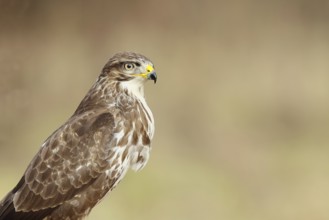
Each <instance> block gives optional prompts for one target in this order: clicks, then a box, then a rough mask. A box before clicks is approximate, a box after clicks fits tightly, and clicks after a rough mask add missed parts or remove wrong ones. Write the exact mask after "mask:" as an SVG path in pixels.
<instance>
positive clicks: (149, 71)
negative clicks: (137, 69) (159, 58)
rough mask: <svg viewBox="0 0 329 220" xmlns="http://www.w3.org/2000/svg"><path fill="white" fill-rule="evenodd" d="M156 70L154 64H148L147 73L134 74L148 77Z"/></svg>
mask: <svg viewBox="0 0 329 220" xmlns="http://www.w3.org/2000/svg"><path fill="white" fill-rule="evenodd" d="M153 71H154V68H153V66H151V65H147V66H146V73H140V74H133V75H134V76H141V77H143V78H145V79H146V78H147V77H148V74H149V73H152V72H153Z"/></svg>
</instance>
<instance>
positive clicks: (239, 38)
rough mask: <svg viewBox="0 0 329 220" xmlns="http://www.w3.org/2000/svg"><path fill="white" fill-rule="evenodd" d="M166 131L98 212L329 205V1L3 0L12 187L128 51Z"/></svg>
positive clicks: (258, 219)
mask: <svg viewBox="0 0 329 220" xmlns="http://www.w3.org/2000/svg"><path fill="white" fill-rule="evenodd" d="M125 50H128V51H136V52H140V53H142V54H144V55H146V56H148V57H149V58H150V59H151V60H152V61H153V62H154V63H155V67H156V70H157V73H158V77H159V78H158V83H157V84H156V85H153V84H152V83H148V84H147V85H146V96H147V100H148V104H149V105H150V107H151V109H152V111H153V113H154V116H155V119H156V134H155V138H154V141H153V145H152V146H153V150H152V155H151V159H150V161H149V164H148V165H147V166H146V168H145V169H144V170H143V171H141V172H139V173H134V172H129V173H128V175H127V176H126V178H125V179H124V181H122V182H121V184H120V185H119V186H118V188H117V189H115V190H114V191H113V192H112V193H111V194H110V195H109V196H107V197H106V198H105V199H104V200H103V201H102V202H101V203H100V204H99V205H98V206H97V207H96V208H95V209H93V211H92V212H91V215H90V216H89V218H88V219H116V220H125V219H132V218H133V219H136V220H138V219H143V220H148V219H149V220H151V219H152V220H154V219H157V220H168V219H174V220H177V219H188V220H199V219H207V220H208V219H209V220H215V219H225V220H246V219H248V220H249V219H250V220H264V219H266V220H278V219H280V220H291V219H299V220H303V219H305V220H309V219H317V220H322V219H329V159H328V158H329V1H327V0H315V1H309V0H273V1H270V0H265V1H264V0H263V1H262V0H233V1H220V0H218V1H196V0H194V1H188V0H167V1H162V0H154V1H151V0H148V1H147V0H144V1H50V0H36V1H32V0H21V1H19V0H14V1H9V0H6V1H3V0H1V1H0V74H1V75H0V76H1V78H0V196H1V197H2V196H4V195H5V194H6V193H7V192H8V191H9V190H10V189H11V188H12V187H14V185H15V184H16V183H17V182H18V180H19V178H20V177H21V175H22V173H23V172H24V170H25V168H26V166H27V164H28V163H29V162H30V160H31V159H32V157H33V155H34V154H35V153H36V152H37V150H38V148H39V146H40V145H41V144H42V142H43V141H44V140H45V139H46V138H47V137H48V135H50V134H51V132H52V131H54V130H55V129H56V128H57V127H59V126H60V125H61V124H62V123H63V122H64V121H65V120H66V119H67V118H68V117H69V116H70V115H71V114H72V113H73V111H74V110H75V108H76V107H77V105H78V104H79V101H80V100H81V99H82V98H83V96H84V95H85V93H86V92H87V91H88V89H89V88H90V86H91V85H92V84H93V82H94V81H95V80H96V78H97V76H98V74H99V73H100V70H101V69H102V67H103V65H104V64H105V63H106V61H107V60H108V59H109V58H110V57H111V56H112V55H113V54H114V53H116V52H118V51H125Z"/></svg>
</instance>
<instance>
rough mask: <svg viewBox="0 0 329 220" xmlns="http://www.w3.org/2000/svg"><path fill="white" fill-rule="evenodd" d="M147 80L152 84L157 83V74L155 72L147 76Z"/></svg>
mask: <svg viewBox="0 0 329 220" xmlns="http://www.w3.org/2000/svg"><path fill="white" fill-rule="evenodd" d="M147 79H150V80H153V82H154V84H155V83H156V82H157V74H156V72H155V71H153V72H152V73H149V74H148V75H147Z"/></svg>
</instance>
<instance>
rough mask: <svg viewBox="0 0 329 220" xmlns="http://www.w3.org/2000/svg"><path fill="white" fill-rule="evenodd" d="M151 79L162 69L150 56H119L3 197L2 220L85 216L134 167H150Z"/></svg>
mask: <svg viewBox="0 0 329 220" xmlns="http://www.w3.org/2000/svg"><path fill="white" fill-rule="evenodd" d="M148 79H151V80H154V82H156V74H155V71H154V67H153V64H152V62H151V61H150V60H149V59H147V58H146V57H144V56H143V55H140V54H136V53H130V52H124V53H118V54H116V55H115V56H113V57H112V58H111V59H110V60H109V61H108V63H107V64H106V65H105V66H104V68H103V70H102V73H101V74H100V76H99V78H98V79H97V81H96V83H95V84H94V85H93V86H92V88H91V89H90V90H89V92H88V93H87V95H86V96H85V98H84V99H83V100H82V101H81V103H80V105H79V106H78V108H77V110H76V111H75V112H74V114H73V115H72V116H71V117H70V118H69V119H68V121H67V122H65V123H64V124H63V125H62V126H61V127H60V128H58V129H57V130H56V131H55V132H54V133H53V134H51V135H50V136H49V137H48V139H47V140H46V141H45V142H44V143H43V145H42V146H41V148H40V150H39V152H38V153H37V154H36V155H35V157H34V158H33V159H32V161H31V163H30V164H29V165H28V167H27V169H26V171H25V173H24V175H23V177H22V178H21V180H20V181H19V183H18V184H17V185H16V187H15V188H14V189H13V190H12V191H11V192H9V193H8V194H7V195H6V196H5V198H4V199H3V200H2V201H1V202H0V220H4V219H6V220H16V219H25V220H29V219H33V220H38V219H46V220H51V219H66V220H68V219H70V220H74V219H82V218H83V217H85V216H87V215H88V214H89V212H90V211H91V209H92V208H93V207H94V206H95V205H96V204H97V203H98V202H99V201H100V200H101V199H102V198H103V197H104V196H105V194H106V193H107V192H108V191H111V190H112V189H113V188H114V187H115V186H116V185H117V184H118V183H119V182H120V180H121V179H122V178H123V176H124V175H125V173H126V171H127V170H128V168H132V169H134V170H140V169H141V168H143V167H144V166H145V164H146V162H147V160H148V158H149V152H150V142H151V139H152V137H153V134H154V119H153V115H152V112H151V111H150V109H149V107H148V106H147V104H146V102H145V99H144V92H143V91H144V90H143V85H144V83H145V82H146V81H147V80H148Z"/></svg>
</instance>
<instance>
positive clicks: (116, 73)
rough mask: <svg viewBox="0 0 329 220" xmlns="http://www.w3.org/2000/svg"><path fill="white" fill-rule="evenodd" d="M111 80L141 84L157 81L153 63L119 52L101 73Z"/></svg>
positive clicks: (144, 58)
mask: <svg viewBox="0 0 329 220" xmlns="http://www.w3.org/2000/svg"><path fill="white" fill-rule="evenodd" d="M102 74H105V75H107V77H110V78H111V79H112V80H116V81H119V82H128V81H129V83H132V84H133V83H136V84H141V83H144V82H146V81H147V80H153V81H154V83H156V81H157V75H156V73H155V70H154V65H153V63H152V62H151V61H150V60H149V59H148V58H146V57H145V56H143V55H141V54H138V53H132V52H121V53H117V54H115V55H114V56H113V57H112V58H111V59H110V60H109V61H108V62H107V64H106V65H105V66H104V68H103V73H102Z"/></svg>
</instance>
